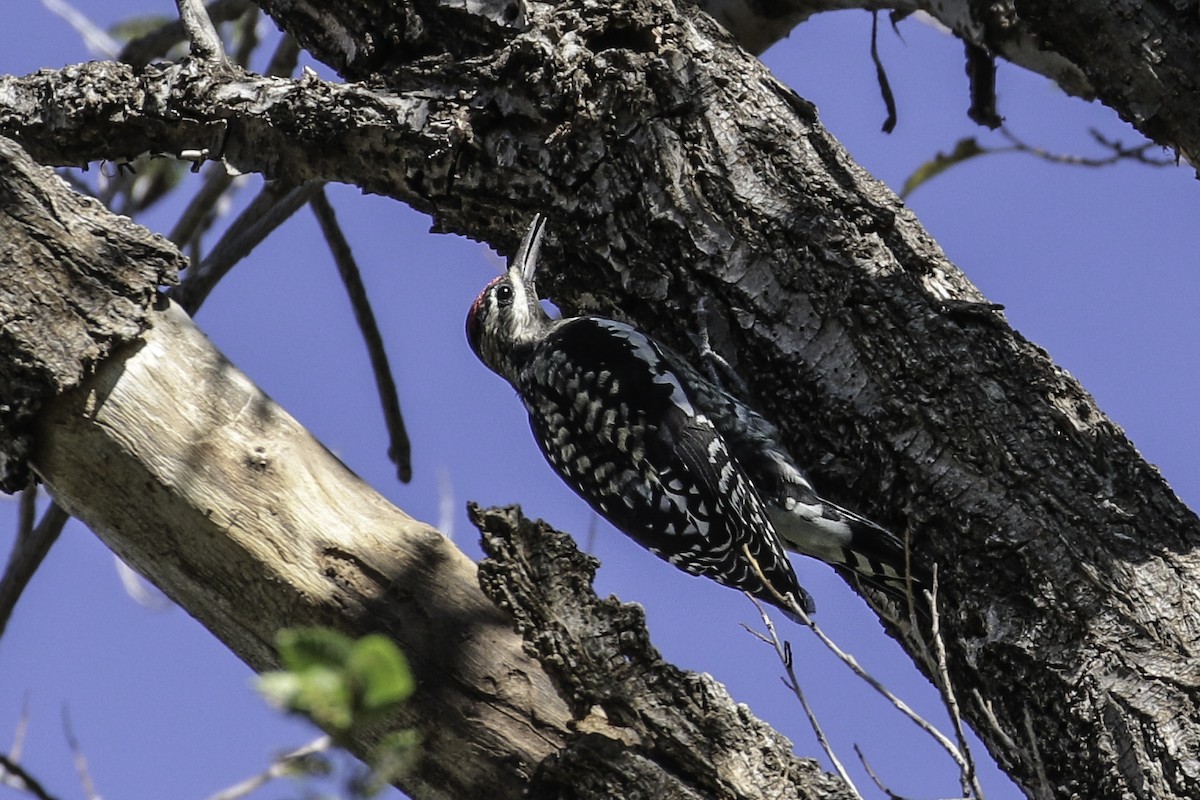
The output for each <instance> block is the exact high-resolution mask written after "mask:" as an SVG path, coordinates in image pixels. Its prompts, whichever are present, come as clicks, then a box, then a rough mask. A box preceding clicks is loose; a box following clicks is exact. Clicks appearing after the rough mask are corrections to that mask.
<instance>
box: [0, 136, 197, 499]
mask: <svg viewBox="0 0 1200 800" xmlns="http://www.w3.org/2000/svg"><path fill="white" fill-rule="evenodd" d="M38 172H42V173H44V172H45V170H44V169H42V168H40V167H38V166H37V165H36V164H33V163H31V162H30V161H29V160H28V159H27V158H24V157H23V154H21V152H20V148H19V147H17V146H16V145H15V144H14V143H13V142H11V141H8V140H6V139H0V285H4V286H7V287H12V286H13V285H14V284H16V283H18V282H19V281H20V280H21V276H35V278H36V279H35V280H31V281H29V282H28V283H27V285H25V286H24V289H25V291H22V292H5V293H4V294H3V295H0V322H2V323H3V324H0V351H2V352H3V353H4V354H5V356H6V357H5V358H4V359H0V386H3V387H4V402H2V403H0V442H3V445H2V446H0V490H2V491H6V492H13V491H16V490H18V489H21V488H23V487H24V486H25V485H26V484H27V483H28V482H29V470H28V464H27V463H26V459H27V458H28V456H29V448H30V426H31V425H32V423H33V419H34V418H35V416H36V415H37V412H38V411H39V409H40V406H41V403H42V401H44V400H45V399H46V398H48V397H53V396H54V395H56V394H59V393H61V392H64V391H66V390H67V389H70V388H71V387H73V386H77V385H78V384H79V382H80V381H81V380H82V379H83V377H84V376H85V375H86V374H87V373H88V371H89V370H90V369H91V368H92V367H93V366H94V365H95V364H96V363H97V362H98V361H100V360H101V359H103V358H104V357H105V356H107V355H108V354H109V353H110V352H111V351H112V348H113V347H114V346H115V345H117V344H120V343H121V342H123V341H126V340H128V339H130V338H132V337H134V336H136V335H137V334H138V333H140V332H141V331H142V330H143V328H144V327H145V325H146V305H147V304H148V303H149V301H150V298H151V297H153V296H154V293H155V292H156V290H157V289H158V287H159V286H160V285H162V284H167V283H174V282H175V280H176V277H177V275H178V271H179V269H180V268H181V267H182V266H183V263H184V262H183V259H182V258H181V257H180V256H179V253H178V251H176V250H175V249H174V248H172V247H170V246H169V245H168V244H167V243H166V242H165V241H164V240H163V239H162V237H160V236H156V235H154V234H151V233H150V232H149V231H147V230H146V229H145V228H142V227H140V226H138V225H134V224H133V223H132V222H131V221H130V220H129V219H127V218H125V217H115V216H114V215H113V214H112V213H111V212H109V211H108V209H106V208H104V206H102V205H101V204H100V203H98V202H96V201H95V200H91V199H90V198H86V197H81V196H79V195H77V194H74V193H72V192H68V191H50V190H47V189H45V188H43V186H42V185H40V184H44V183H45V176H44V175H43V176H42V178H41V180H38V179H37V174H36V173H38ZM54 180H57V179H54ZM81 241H86V242H88V243H89V246H88V247H87V248H79V247H75V246H72V243H74V242H81ZM43 264H55V265H57V269H54V270H45V271H42V270H41V268H40V267H41V265H43ZM98 264H104V265H105V266H104V268H103V269H101V268H99V267H98ZM48 343H52V346H50V347H48V346H47V344H48Z"/></svg>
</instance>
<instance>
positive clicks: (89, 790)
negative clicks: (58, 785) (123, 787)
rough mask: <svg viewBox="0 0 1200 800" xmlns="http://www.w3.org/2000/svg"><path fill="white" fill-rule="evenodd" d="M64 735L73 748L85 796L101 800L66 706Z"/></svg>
mask: <svg viewBox="0 0 1200 800" xmlns="http://www.w3.org/2000/svg"><path fill="white" fill-rule="evenodd" d="M62 725H63V735H64V736H65V737H66V739H67V746H68V747H69V748H71V756H72V757H73V758H74V760H75V772H76V774H78V775H79V785H80V786H81V787H82V788H83V795H84V797H86V798H87V800H100V793H99V792H97V791H96V784H95V783H94V782H93V781H92V773H91V772H90V771H89V770H88V763H87V758H85V757H84V755H83V749H82V748H80V746H79V740H78V739H76V738H75V731H74V730H73V729H72V728H71V714H70V712H69V711H68V710H67V707H66V706H63V711H62Z"/></svg>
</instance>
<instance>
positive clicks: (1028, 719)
mask: <svg viewBox="0 0 1200 800" xmlns="http://www.w3.org/2000/svg"><path fill="white" fill-rule="evenodd" d="M1022 713H1023V714H1024V715H1025V735H1026V736H1027V737H1029V749H1030V750H1031V751H1033V768H1034V772H1035V773H1036V774H1037V776H1038V783H1039V784H1040V785H1041V789H1042V792H1043V796H1045V797H1053V796H1054V792H1053V791H1052V790H1051V789H1050V776H1048V775H1047V774H1046V763H1045V762H1044V761H1042V753H1041V750H1039V749H1038V744H1037V736H1036V735H1034V733H1033V717H1032V716H1031V715H1030V714H1029V707H1028V706H1026V707H1025V708H1023V709H1022Z"/></svg>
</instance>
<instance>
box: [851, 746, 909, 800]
mask: <svg viewBox="0 0 1200 800" xmlns="http://www.w3.org/2000/svg"><path fill="white" fill-rule="evenodd" d="M854 752H855V754H856V755H857V756H858V761H859V763H860V764H862V766H863V769H864V770H866V772H867V775H868V776H869V777H870V778H871V781H872V782H873V783H874V784H875V787H876V788H877V789H879V791H881V792H883V793H884V794H886V795H887V796H888V798H889V800H904V798H903V797H902V796H901V795H898V794H896V793H895V792H893V791H892V790H891V789H889V788H888V787H887V785H886V784H885V783H884V782H883V781H882V780H880V778H879V776H878V775H876V774H875V770H874V769H873V768H872V767H871V763H870V762H869V761H867V757H866V756H865V755H863V751H862V748H861V747H859V746H858V745H857V744H856V745H854Z"/></svg>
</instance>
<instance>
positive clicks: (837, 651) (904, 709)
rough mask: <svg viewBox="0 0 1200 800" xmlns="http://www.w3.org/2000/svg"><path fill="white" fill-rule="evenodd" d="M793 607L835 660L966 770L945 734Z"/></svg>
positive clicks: (961, 757)
mask: <svg viewBox="0 0 1200 800" xmlns="http://www.w3.org/2000/svg"><path fill="white" fill-rule="evenodd" d="M793 606H794V607H793V609H792V611H793V613H796V612H799V613H800V614H803V615H804V618H805V619H806V622H805V624H806V625H807V626H808V628H809V630H811V631H812V632H813V633H814V634H816V636H817V638H818V639H820V640H821V644H823V645H825V647H827V648H828V649H829V652H831V653H833V654H834V655H835V656H837V658H838V659H839V660H840V661H841V662H842V663H843V664H845V665H846V666H848V667H849V668H850V670H851V671H852V672H853V673H854V674H855V675H857V676H858V677H860V678H862V679H863V680H864V681H866V682H867V685H869V686H870V687H871V688H872V689H874V690H875V691H877V692H879V694H881V695H883V697H884V698H885V699H886V700H887V701H888V702H889V703H891V704H892V705H893V706H895V707H896V709H897V710H898V711H899V712H900V713H901V714H903V715H904V716H906V717H908V718H909V719H910V720H912V721H913V724H915V725H916V726H917V727H918V728H920V729H921V730H923V731H925V733H927V734H929V735H930V736H931V737H933V739H934V741H936V742H937V743H938V744H940V745H941V746H942V748H943V749H944V750H945V751H946V752H947V753H948V754H949V755H950V758H952V759H954V763H956V764H958V767H959V769H961V770H965V769H967V764H966V760H965V759H964V758H963V755H962V753H960V752H959V751H958V748H957V747H955V746H954V742H952V741H950V740H949V739H948V738H946V734H944V733H942V732H941V731H939V730H938V729H937V728H936V727H934V726H933V724H932V723H930V722H929V721H928V720H926V719H925V718H924V717H922V716H921V715H920V714H918V713H917V712H916V711H913V710H912V708H910V707H909V705H908V703H905V702H904V701H903V700H901V699H900V698H899V697H897V696H896V695H894V694H892V692H891V690H890V689H888V688H887V687H886V686H884V685H883V684H882V683H880V682H879V681H878V680H877V679H876V678H875V676H873V675H872V674H871V673H869V672H867V671H866V670H865V669H863V668H862V667H861V666H860V665H859V663H858V661H857V660H856V659H855V658H854V656H852V655H850V654H849V653H847V652H846V651H844V650H842V648H840V647H838V646H837V644H836V643H834V641H833V640H832V639H830V638H829V637H828V636H827V635H826V634H825V631H823V630H821V629H820V628H819V627H817V624H816V623H815V622H813V621H812V619H811V618H809V616H808V615H807V614H804V609H802V608H800V606H799V605H798V604H795V603H793Z"/></svg>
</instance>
